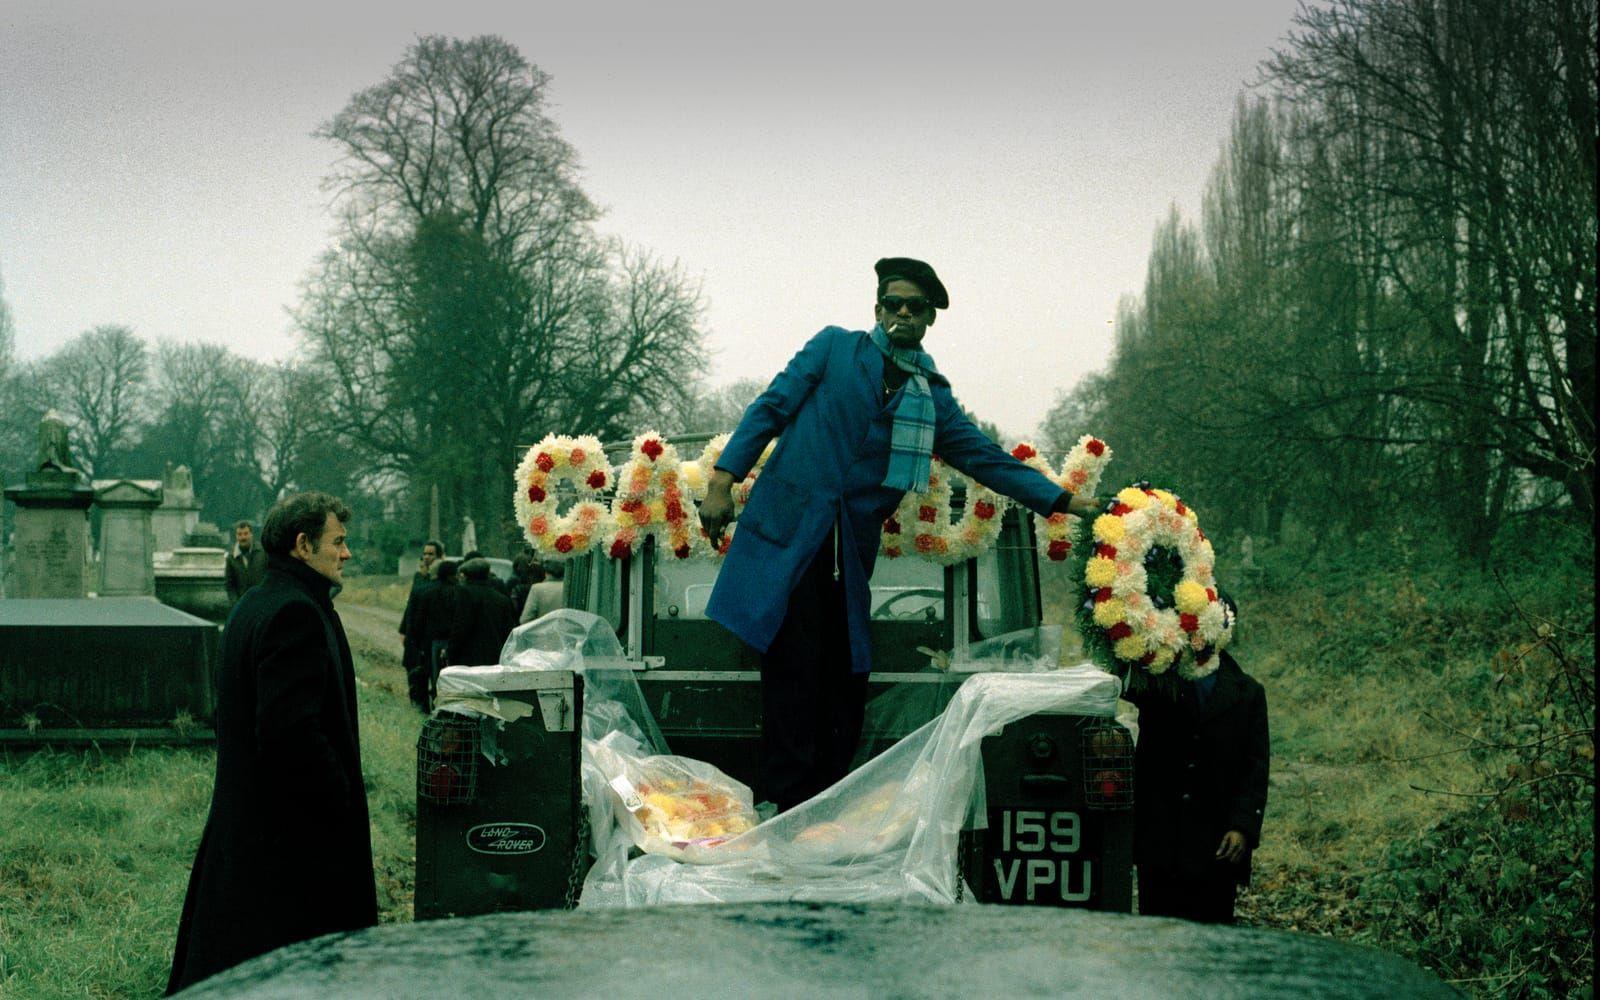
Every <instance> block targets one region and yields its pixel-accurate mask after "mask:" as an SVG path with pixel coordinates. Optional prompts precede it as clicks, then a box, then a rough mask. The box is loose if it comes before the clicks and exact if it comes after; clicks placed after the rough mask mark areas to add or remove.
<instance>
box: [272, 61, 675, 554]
mask: <svg viewBox="0 0 1600 1000" xmlns="http://www.w3.org/2000/svg"><path fill="white" fill-rule="evenodd" d="M547 83H548V78H547V77H546V76H545V74H544V73H542V72H541V71H540V70H539V69H538V68H537V67H534V66H532V65H530V64H529V63H528V62H527V61H526V60H525V59H523V58H522V56H521V55H520V53H518V52H517V50H516V49H515V48H514V47H512V46H511V45H509V44H508V43H506V42H505V41H503V40H501V39H498V38H493V37H484V38H475V39H472V40H470V41H460V40H455V39H445V38H439V37H432V36H430V37H426V38H422V39H420V40H418V42H417V43H416V44H414V45H413V46H412V47H411V48H410V49H408V50H407V51H406V53H405V55H404V57H403V58H402V59H401V61H400V63H399V64H398V65H396V67H395V69H394V71H393V72H392V73H391V75H390V77H389V78H388V79H387V80H385V81H384V82H383V83H381V84H379V85H377V86H375V87H371V88H368V89H367V90H364V91H362V92H361V93H358V94H357V95H355V97H353V98H352V99H351V101H350V103H349V105H347V106H346V107H345V109H344V110H342V111H341V112H340V113H339V114H338V115H336V116H335V117H334V118H333V119H332V120H331V121H330V122H328V123H327V124H325V125H324V126H323V127H322V128H321V129H319V131H318V135H320V136H322V137H323V138H326V139H328V140H330V141H332V142H333V143H335V144H336V145H337V146H338V148H339V150H340V153H341V159H340V161H339V164H338V166H337V167H336V169H335V171H334V173H333V174H332V175H331V176H330V177H329V184H330V186H331V187H332V188H333V189H334V190H335V191H336V192H337V195H338V197H339V202H340V205H341V207H342V213H343V214H342V220H343V230H342V234H341V238H340V241H339V245H338V246H337V247H336V248H334V249H332V250H330V251H329V252H328V253H327V254H326V255H325V256H324V258H323V260H322V261H321V263H320V264H319V266H318V267H317V269H316V270H315V271H314V273H313V274H312V276H311V279H310V281H309V282H308V285H307V288H306V293H305V295H304V297H303V299H302V303H301V307H300V310H299V312H298V322H299V325H300V327H301V330H302V331H303V333H304V334H305V336H306V338H307V340H308V342H309V343H310V345H311V346H312V350H313V353H314V355H315V356H316V358H317V359H318V360H319V362H321V363H322V367H323V368H324V369H325V370H326V371H327V372H328V373H329V374H330V377H331V379H332V385H331V391H332V399H333V401H334V406H333V417H334V427H335V428H336V429H337V430H338V431H339V432H340V433H342V434H344V435H346V436H347V437H348V439H349V440H350V441H351V443H352V444H353V445H355V446H356V447H357V448H359V449H360V450H361V453H362V455H363V456H364V459H365V461H366V462H368V463H370V465H371V467H372V469H373V470H374V471H377V472H384V473H391V474H395V475H398V476H401V477H403V478H404V479H405V480H406V481H407V482H409V484H410V485H411V488H412V490H413V495H414V496H420V495H425V494H426V493H427V491H428V488H429V487H430V486H434V485H437V486H438V487H439V489H440V494H441V500H442V501H443V504H444V510H443V512H442V513H443V514H444V516H445V517H446V518H447V519H450V520H453V519H455V518H457V517H459V516H460V515H461V514H463V513H472V514H473V515H474V516H475V517H476V518H477V520H478V522H479V523H480V524H482V525H484V526H485V527H484V531H485V533H486V534H485V537H484V538H483V541H484V542H485V548H486V549H488V550H490V551H495V550H496V549H498V548H501V547H502V546H503V540H501V539H500V538H499V537H498V533H499V531H500V528H501V519H500V518H499V517H497V516H495V515H498V514H502V513H504V512H506V511H507V510H508V509H509V504H510V496H511V480H510V473H511V469H512V467H513V466H514V464H515V458H514V453H515V449H516V448H517V446H518V445H525V444H526V443H528V442H530V441H532V440H535V439H537V438H538V437H540V436H542V435H543V434H545V433H546V432H548V431H552V430H559V431H563V432H569V433H579V432H585V433H599V434H615V433H620V432H622V431H623V430H625V429H626V426H627V424H628V423H629V421H630V419H631V418H632V417H633V416H634V415H635V414H637V413H639V412H640V411H641V410H644V411H649V410H654V409H658V408H659V407H661V406H665V405H670V404H671V403H672V402H673V401H674V400H679V399H681V398H683V397H684V396H685V394H686V393H687V392H689V391H690V389H691V388H692V385H693V382H694V373H695V372H697V370H698V367H699V365H700V362H701V360H702V357H701V353H700V351H701V348H700V333H699V329H698V325H699V321H700V314H701V311H702V304H701V299H700V294H699V291H698V288H697V287H695V286H694V285H693V284H692V283H691V282H690V281H689V280H688V278H687V277H686V276H685V275H684V273H683V272H682V270H681V268H679V267H678V266H677V265H671V266H667V265H663V264H661V263H659V262H657V261H656V260H655V259H653V258H652V257H650V256H649V255H646V254H643V253H639V252H632V251H628V250H627V249H625V248H624V247H622V246H621V245H620V244H619V243H616V242H608V241H605V240H602V239H601V238H599V237H598V236H597V235H596V234H595V233H594V232H593V230H592V227H591V224H592V222H593V221H594V219H595V218H596V215H597V212H596V210H595V208H594V206H593V205H592V204H591V203H590V202H589V200H588V198H587V197H586V196H585V195H584V194H583V192H582V190H581V189H580V187H579V186H578V183H577V170H576V155H575V154H574V152H573V150H572V149H571V147H570V146H569V145H568V144H567V143H566V142H565V141H564V140H563V139H562V138H561V137H560V134H559V130H558V129H557V127H556V124H555V122H554V121H553V120H552V119H551V118H550V117H549V116H548V114H547V113H546V111H545V88H546V85H547Z"/></svg>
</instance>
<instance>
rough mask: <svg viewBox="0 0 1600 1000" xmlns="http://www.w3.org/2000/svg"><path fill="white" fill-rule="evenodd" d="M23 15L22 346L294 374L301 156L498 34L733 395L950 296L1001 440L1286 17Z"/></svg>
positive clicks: (2, 191)
mask: <svg viewBox="0 0 1600 1000" xmlns="http://www.w3.org/2000/svg"><path fill="white" fill-rule="evenodd" d="M771 6H772V5H767V4H758V3H751V2H742V3H739V2H726V3H707V2H700V0H678V2H673V3H639V2H633V0H629V2H604V0H597V2H590V3H586V4H580V3H574V2H566V3H559V4H553V3H542V2H524V3H517V4H478V3H472V2H465V0H458V2H451V3H443V4H441V3H425V4H423V3H409V2H404V3H384V4H376V3H350V4H345V3H335V2H324V3H317V4H308V3H304V2H299V0H295V2H283V3H277V4H272V5H268V4H262V3H252V4H249V5H243V4H237V5H236V4H231V3H227V2H217V0H212V2H209V3H172V2H160V0H157V2H142V3H137V4H134V3H126V2H97V3H90V2H77V0H51V2H33V0H0V280H3V281H4V287H5V295H6V298H7V300H8V301H9V302H10V304H11V307H12V311H13V313H14V316H15V320H16V326H17V338H18V350H19V353H20V354H21V355H22V356H23V357H24V358H29V357H37V356H39V355H42V354H46V353H48V352H50V351H52V350H54V349H55V348H56V347H58V346H59V345H60V344H62V343H63V342H65V341H66V340H68V339H70V338H71V337H72V336H74V335H75V334H77V333H79V332H80V331H82V330H84V329H86V328H88V327H90V326H93V325H96V324H100V323H126V324H129V325H131V326H132V327H133V328H134V329H135V331H136V332H137V333H139V334H140V335H141V336H144V337H146V338H150V339H155V338H175V339H183V340H206V341H221V342H223V343H226V344H228V345H229V346H230V347H232V348H233V349H235V350H237V351H239V352H241V353H244V354H247V355H250V356H253V357H257V358H262V359H268V358H282V357H286V356H288V355H289V354H290V352H291V351H292V349H293V346H294V336H293V332H292V329H291V326H290V323H289V319H288V316H287V313H286V310H287V308H288V307H289V306H290V305H292V304H293V303H294V302H295V301H296V299H297V297H298V294H299V282H300V281H301V279H302V278H303V276H304V275H305V274H306V272H307V270H308V268H309V266H310V265H311V263H312V261H313V260H314V259H315V257H316V256H317V254H318V253H319V252H320V251H321V250H322V249H323V248H324V247H326V246H327V245H328V242H329V236H330V233H331V230H332V217H331V213H330V212H329V208H328V203H327V196H326V195H325V193H324V192H323V191H322V190H321V188H320V186H319V180H320V178H321V177H322V176H323V175H324V174H325V173H326V171H327V169H328V167H329V165H330V163H331V160H332V153H333V151H332V148H331V147H330V146H328V145H327V144H325V143H321V142H318V141H316V140H314V139H312V138H311V135H310V133H311V131H312V129H313V128H315V127H316V126H317V125H318V124H319V123H321V122H323V121H324V120H326V119H328V118H329V117H331V116H332V115H333V114H334V113H335V112H337V111H338V110H339V109H340V108H341V107H342V106H343V104H344V103H345V101H346V100H347V99H348V98H349V96H350V95H351V94H352V93H353V92H355V91H356V90H358V89H360V88H362V87H366V86H369V85H371V84H373V83H376V82H378V81H380V80H382V79H383V78H384V77H385V76H386V75H387V73H388V71H389V69H390V67H391V66H392V65H393V64H394V63H395V62H396V61H397V60H398V59H399V57H400V55H401V53H402V52H403V51H404V49H405V47H406V46H407V44H409V43H410V41H411V40H412V39H413V38H415V37H416V36H417V35H419V34H429V33H440V34H448V35H454V36H459V37H469V36H472V35H478V34H490V33H492V34H498V35H501V36H503V37H505V38H506V39H508V40H509V41H511V42H512V43H513V44H515V45H516V46H518V48H520V49H521V51H522V53H523V54H524V55H525V56H526V57H527V58H528V59H529V60H530V61H532V62H534V63H535V64H537V65H538V66H539V67H541V68H542V69H544V70H545V71H546V72H548V73H550V74H551V75H552V77H553V80H552V84H551V89H550V97H551V101H552V109H551V110H552V113H553V115H554V117H555V118H556V120H557V121H558V122H559V123H560V125H561V127H562V129H563V131H564V134H565V136H566V138H567V139H568V140H569V141H570V142H571V143H572V144H573V145H574V146H575V147H576V148H577V150H578V152H579V154H580V156H581V158H582V163H583V177H584V184H585V188H586V190H587V191H588V192H589V194H590V195H591V196H592V197H593V198H594V199H595V200H596V201H597V202H598V203H599V204H600V205H602V206H603V207H604V208H605V209H606V216H605V217H604V219H603V220H602V222H601V226H600V228H601V229H602V230H603V231H604V232H605V233H607V234H609V235H615V236H618V237H621V238H623V239H624V240H626V241H627V242H629V243H631V244H634V245H637V246H642V247H645V248H648V249H650V250H651V251H653V252H655V253H656V254H658V255H660V256H662V257H664V258H666V259H668V260H671V259H674V258H675V259H677V260H679V261H681V262H682V264H683V266H684V267H685V269H686V270H687V271H688V272H689V273H690V274H692V275H694V276H696V277H697V278H699V279H700V280H701V281H702V282H703V289H704V292H705V294H706V298H707V300H708V303H709V310H708V312H707V314H706V320H705V326H706V332H707V337H708V340H709V343H710V344H711V346H712V348H713V350H714V352H715V354H714V358H715V360H714V364H713V368H712V370H711V372H710V373H709V375H710V377H711V380H712V382H713V383H716V384H721V383H725V382H728V381H732V380H734V379H737V378H760V379H763V380H764V379H766V378H769V377H770V376H771V375H772V374H773V373H774V372H775V371H776V370H777V369H778V368H779V367H781V366H782V364H783V363H784V362H785V361H786V360H787V359H788V358H789V356H790V355H791V354H793V352H794V351H795V350H796V349H797V348H798V347H799V345H800V344H801V343H802V342H803V341H804V340H805V338H806V337H808V336H809V335H810V334H811V333H813V332H815V331H816V330H817V329H819V328H821V327H822V326H824V325H826V324H829V323H838V324H842V325H848V326H854V327H858V328H860V327H865V326H867V325H869V324H870V323H871V305H872V294H873V278H872V272H871V267H872V262H873V261H874V260H876V259H877V258H878V257H880V256H899V255H905V256H915V257H921V258H923V259H925V260H927V261H929V262H930V263H932V264H933V266H934V267H935V268H936V269H937V270H938V272H939V274H940V276H941V278H943V279H944V282H945V284H946V286H947V287H948V288H949V290H950V297H951V308H950V309H949V310H948V311H947V312H945V313H943V314H941V315H940V317H939V321H938V323H937V325H936V326H935V327H934V328H933V330H931V331H930V333H929V335H928V339H927V341H926V342H925V346H926V347H927V348H928V349H929V350H930V351H931V352H932V353H933V354H934V356H935V358H936V359H937V360H938V362H939V364H940V367H941V368H942V369H943V370H944V371H945V372H946V373H947V374H949V375H950V377H951V380H952V382H953V383H954V386H955V389H956V393H957V395H958V396H959V397H961V399H962V400H963V402H965V403H966V404H967V406H968V407H969V408H971V409H973V410H974V411H976V412H977V413H978V414H979V415H980V416H982V417H984V418H987V419H990V420H993V421H995V422H996V423H997V424H999V425H1000V427H1001V428H1002V430H1003V431H1005V432H1006V433H1007V434H1008V435H1010V436H1011V437H1012V438H1016V437H1020V436H1024V435H1027V434H1030V433H1032V431H1033V430H1034V428H1035V427H1036V426H1037V424H1038V422H1039V420H1040V419H1041V418H1042V417H1043V416H1044V414H1045V412H1046V410H1047V409H1048V408H1049V406H1050V404H1051V402H1052V401H1053V399H1054V398H1055V395H1056V393H1057V392H1058V391H1060V390H1062V389H1066V388H1069V387H1070V386H1071V385H1072V384H1073V383H1075V382H1076V381H1077V379H1079V378H1080V377H1081V376H1083V375H1084V374H1086V373H1088V372H1090V371H1093V370H1095V369H1097V368H1099V367H1101V366H1102V364H1103V363H1104V359H1105V356H1106V352H1107V351H1108V350H1109V347H1110V343H1111V326H1110V325H1109V321H1110V320H1111V318H1112V316H1113V314H1114V311H1115V308H1116V302H1117V300H1118V298H1119V297H1120V296H1121V295H1123V294H1125V293H1128V292H1137V291H1138V290H1139V288H1140V286H1141V285H1142V283H1143V280H1144V265H1145V257H1146V255H1147V254H1148V252H1149V248H1150V237H1151V234H1152V232H1153V230H1154V227H1155V224H1156V222H1157V221H1158V220H1159V219H1160V218H1161V217H1162V216H1163V215H1164V214H1165V213H1166V211H1167V209H1168V206H1169V205H1171V204H1174V203H1176V204H1177V205H1178V207H1179V209H1180V210H1181V211H1183V212H1184V214H1185V215H1187V216H1189V217H1191V218H1193V217H1194V216H1195V215H1196V213H1197V212H1198V210H1199V205H1200V197H1201V193H1202V191H1203V189H1204V185H1205V181H1206V177H1207V175H1208V173H1209V171H1210V170H1211V167H1212V165H1213V163H1214V162H1215V160H1216V158H1217V155H1218V153H1219V151H1220V149H1221V143H1222V142H1223V140H1224V138H1225V136H1226V135H1227V131H1228V126H1229V121H1230V118H1231V115H1232V112H1233V106H1234V102H1235V99H1236V98H1237V96H1238V95H1239V93H1240V92H1241V90H1242V89H1244V87H1245V86H1246V85H1247V84H1248V83H1249V82H1250V81H1251V80H1253V79H1254V76H1255V71H1256V66H1257V64H1258V63H1259V62H1260V60H1262V59H1263V58H1265V57H1266V56H1267V55H1268V54H1269V50H1270V48H1271V47H1272V46H1273V45H1275V44H1277V43H1278V42H1279V41H1280V40H1281V39H1282V37H1283V35H1284V34H1285V32H1286V31H1287V30H1288V29H1289V27H1290V19H1291V17H1292V15H1293V13H1294V10H1295V3H1294V0H1225V2H1218V3H1209V4H1207V3H1176V2H1170V0H1163V2H1153V0H1152V2H1146V0H1125V2H1118V3H1107V2H1103V0H1097V2H1094V3H1070V2H1062V3H1053V4H1045V3H1037V4H1032V3H1014V2H1008V0H999V2H983V3H964V4H942V3H922V4H917V5H909V4H908V5H899V4H896V5H874V4H866V3H861V2H857V3H835V2H832V0H824V2H820V3H806V4H792V5H788V6H786V7H785V8H784V9H783V10H782V11H781V12H779V11H774V10H772V9H771Z"/></svg>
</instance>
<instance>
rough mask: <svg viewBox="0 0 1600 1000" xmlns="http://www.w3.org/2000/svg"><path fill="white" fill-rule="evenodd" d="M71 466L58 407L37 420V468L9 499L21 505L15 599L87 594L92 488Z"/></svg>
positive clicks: (16, 533) (15, 539)
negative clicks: (55, 410) (57, 410)
mask: <svg viewBox="0 0 1600 1000" xmlns="http://www.w3.org/2000/svg"><path fill="white" fill-rule="evenodd" d="M83 480H84V476H83V473H81V472H79V471H78V470H77V469H75V468H73V466H72V456H71V454H70V453H69V452H68V450H67V425H66V422H65V421H63V420H62V419H61V418H60V417H59V416H57V415H56V414H55V412H54V411H52V412H49V413H46V414H45V415H44V418H43V419H41V420H40V421H39V451H38V454H37V456H36V467H35V469H34V471H32V472H30V473H28V475H27V478H26V480H25V481H24V482H23V484H22V485H21V486H11V487H8V488H7V489H6V491H5V498H6V499H7V500H10V501H11V502H12V503H14V504H16V505H17V512H16V521H15V528H14V530H13V533H12V553H11V561H12V566H11V586H10V588H9V596H11V597H14V598H77V597H83V596H84V595H86V594H87V593H88V592H89V583H90V579H89V506H90V504H92V503H94V490H93V489H91V488H90V487H89V486H88V485H87V484H86V483H84V481H83Z"/></svg>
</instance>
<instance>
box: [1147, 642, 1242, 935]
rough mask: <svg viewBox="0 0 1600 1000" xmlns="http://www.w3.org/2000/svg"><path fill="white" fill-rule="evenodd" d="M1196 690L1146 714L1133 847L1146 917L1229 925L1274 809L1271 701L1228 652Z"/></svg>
mask: <svg viewBox="0 0 1600 1000" xmlns="http://www.w3.org/2000/svg"><path fill="white" fill-rule="evenodd" d="M1218 655H1219V656H1220V657H1221V665H1220V666H1219V667H1218V668H1217V670H1216V671H1215V672H1214V673H1212V674H1211V675H1210V676H1208V677H1204V678H1201V679H1200V680H1198V681H1186V680H1181V679H1177V678H1174V679H1175V680H1177V685H1176V687H1177V691H1176V697H1173V696H1172V694H1173V692H1172V691H1171V689H1148V688H1147V689H1146V690H1145V691H1144V692H1143V693H1141V694H1137V695H1129V696H1128V697H1129V698H1130V700H1133V701H1134V702H1135V704H1137V705H1138V706H1139V746H1138V750H1137V751H1136V752H1135V758H1134V784H1133V787H1134V842H1133V843H1134V847H1133V860H1134V863H1135V864H1136V865H1138V867H1139V912H1140V913H1142V914H1147V915H1152V916H1167V917H1182V918H1184V919H1187V920H1201V921H1206V922H1210V923H1232V922H1233V903H1234V896H1235V893H1236V892H1237V889H1238V886H1240V885H1242V884H1244V883H1246V882H1248V881H1249V880H1250V855H1251V852H1252V851H1254V850H1255V849H1256V847H1257V846H1259V845H1260V843H1261V817H1262V813H1263V812H1264V811H1265V809H1266V806H1267V766H1268V757H1269V754H1270V746H1269V742H1268V737H1267V696H1266V692H1265V691H1264V690H1263V689H1262V687H1261V685H1260V684H1259V683H1258V682H1257V681H1256V680H1255V679H1254V678H1252V677H1250V676H1249V675H1248V674H1246V673H1245V672H1244V671H1243V670H1241V669H1239V664H1238V663H1237V662H1236V661H1235V660H1234V658H1233V657H1232V656H1230V655H1228V653H1226V652H1222V653H1220V654H1218Z"/></svg>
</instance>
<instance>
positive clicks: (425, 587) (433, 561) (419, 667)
mask: <svg viewBox="0 0 1600 1000" xmlns="http://www.w3.org/2000/svg"><path fill="white" fill-rule="evenodd" d="M443 558H444V545H443V544H442V543H440V542H437V541H434V540H432V539H429V540H428V541H426V542H424V543H423V544H422V559H421V561H420V562H418V563H417V571H416V573H414V574H412V576H411V592H410V593H408V594H407V595H406V608H405V611H403V612H402V613H401V615H400V634H401V635H402V636H404V637H405V638H404V647H403V652H402V654H401V659H400V662H401V665H402V666H404V667H405V671H406V692H407V694H408V695H409V696H410V698H411V703H412V704H413V705H416V706H417V707H418V708H420V709H422V710H423V711H427V709H428V671H429V654H430V652H431V650H430V647H429V646H428V645H427V643H425V642H424V641H423V639H422V636H421V633H420V632H419V631H418V629H417V626H416V613H417V605H418V604H419V603H420V602H421V598H422V596H423V595H424V594H426V593H427V592H428V591H430V590H432V589H433V587H434V584H435V583H436V581H435V579H434V567H435V566H437V565H438V563H439V560H441V559H443Z"/></svg>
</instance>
